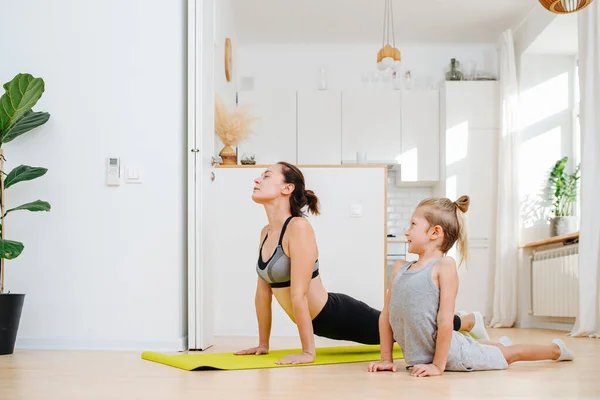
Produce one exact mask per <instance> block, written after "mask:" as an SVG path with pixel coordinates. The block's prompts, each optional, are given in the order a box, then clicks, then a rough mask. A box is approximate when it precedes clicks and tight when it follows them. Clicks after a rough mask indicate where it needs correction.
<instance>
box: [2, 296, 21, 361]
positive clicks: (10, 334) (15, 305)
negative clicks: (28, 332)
mask: <svg viewBox="0 0 600 400" xmlns="http://www.w3.org/2000/svg"><path fill="white" fill-rule="evenodd" d="M24 301H25V295H24V294H12V293H10V294H0V355H5V354H12V353H13V352H14V351H15V341H16V340H17V331H18V330H19V322H20V321H21V311H22V310H23V302H24Z"/></svg>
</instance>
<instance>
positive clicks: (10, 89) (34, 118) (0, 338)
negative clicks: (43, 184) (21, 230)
mask: <svg viewBox="0 0 600 400" xmlns="http://www.w3.org/2000/svg"><path fill="white" fill-rule="evenodd" d="M3 87H4V94H3V95H2V97H1V98H0V208H1V212H2V213H1V215H0V219H1V225H0V229H1V231H0V232H1V235H0V355H3V354H12V353H13V351H14V347H15V341H16V337H17V331H18V329H19V322H20V320H21V311H22V310H23V302H24V300H25V295H24V294H14V293H10V292H9V293H5V291H4V268H5V260H12V259H15V258H17V257H18V256H19V255H20V254H21V252H22V251H23V248H24V246H23V243H21V242H17V241H13V240H8V239H6V224H5V218H6V217H7V216H8V215H9V214H10V213H12V212H14V211H18V210H28V211H50V204H49V203H48V202H46V201H41V200H36V201H33V202H30V203H26V204H22V205H20V206H18V207H13V208H10V209H8V210H7V209H6V201H5V191H6V190H7V189H9V188H10V187H11V186H13V185H15V184H17V183H19V182H24V181H30V180H32V179H36V178H39V177H40V176H42V175H44V174H45V173H46V172H47V169H46V168H41V167H30V166H28V165H19V166H17V167H15V168H14V169H13V170H12V171H10V172H8V173H7V172H6V171H5V161H6V159H5V158H4V148H3V146H4V144H6V143H10V142H11V141H13V140H14V139H16V138H17V137H19V136H21V135H22V134H24V133H26V132H29V131H31V130H32V129H34V128H37V127H38V126H40V125H43V124H45V123H46V122H47V121H48V119H49V118H50V114H48V113H47V112H40V111H37V112H36V111H33V110H32V108H33V106H35V104H36V103H37V101H38V100H39V99H40V97H42V94H43V93H44V88H45V83H44V80H43V79H41V78H34V77H33V76H31V75H30V74H18V75H17V76H15V77H14V78H13V79H12V80H11V81H10V82H8V83H6V84H4V86H3Z"/></svg>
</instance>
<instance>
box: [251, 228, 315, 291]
mask: <svg viewBox="0 0 600 400" xmlns="http://www.w3.org/2000/svg"><path fill="white" fill-rule="evenodd" d="M292 218H293V217H289V218H288V219H287V220H286V221H285V223H284V224H283V228H282V229H281V235H280V236H279V244H278V245H277V248H276V249H275V253H273V255H272V256H271V258H269V259H268V260H267V261H266V262H264V261H263V259H262V248H263V246H264V244H265V242H266V241H267V237H268V236H269V234H268V233H267V234H266V235H265V239H264V240H263V242H262V244H261V245H260V250H259V252H258V263H257V264H256V272H257V273H258V276H259V277H261V278H262V280H264V281H265V282H267V283H268V284H269V285H271V287H272V288H283V287H289V286H290V285H291V261H290V258H289V257H288V256H287V255H286V254H285V253H284V252H283V246H282V243H283V235H284V234H285V230H286V228H287V226H288V224H289V223H290V221H291V220H292ZM318 275H319V260H316V261H315V267H314V269H313V273H312V277H313V278H315V277H317V276H318Z"/></svg>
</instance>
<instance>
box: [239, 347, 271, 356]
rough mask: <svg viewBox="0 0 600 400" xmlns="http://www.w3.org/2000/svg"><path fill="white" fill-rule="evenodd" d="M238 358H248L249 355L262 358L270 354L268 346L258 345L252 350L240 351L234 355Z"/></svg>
mask: <svg viewBox="0 0 600 400" xmlns="http://www.w3.org/2000/svg"><path fill="white" fill-rule="evenodd" d="M234 354H235V355H236V356H246V355H249V354H252V355H256V356H260V355H261V354H269V348H268V347H267V346H262V345H258V346H256V347H253V348H251V349H246V350H240V351H238V352H237V353H234Z"/></svg>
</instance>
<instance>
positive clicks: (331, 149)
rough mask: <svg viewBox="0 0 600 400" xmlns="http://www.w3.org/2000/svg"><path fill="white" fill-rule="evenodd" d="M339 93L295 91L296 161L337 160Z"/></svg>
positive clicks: (330, 91)
mask: <svg viewBox="0 0 600 400" xmlns="http://www.w3.org/2000/svg"><path fill="white" fill-rule="evenodd" d="M341 162H342V94H341V92H339V91H334V90H333V91H332V90H326V91H325V90H322V91H308V90H303V91H299V92H298V164H338V165H339V164H341Z"/></svg>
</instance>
